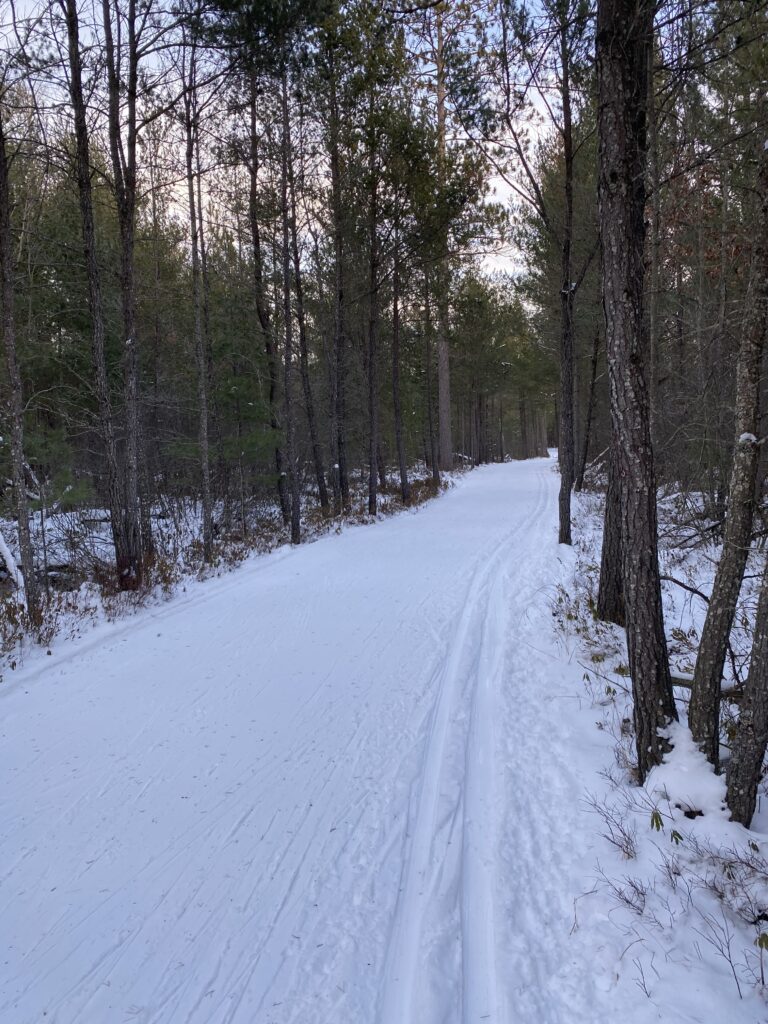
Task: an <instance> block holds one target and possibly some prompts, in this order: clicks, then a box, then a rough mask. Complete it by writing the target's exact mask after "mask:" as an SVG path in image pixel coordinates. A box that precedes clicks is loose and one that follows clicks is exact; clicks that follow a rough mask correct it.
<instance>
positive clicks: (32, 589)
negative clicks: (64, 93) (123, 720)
mask: <svg viewBox="0 0 768 1024" xmlns="http://www.w3.org/2000/svg"><path fill="white" fill-rule="evenodd" d="M3 99H4V97H3V96H2V94H1V93H0V304H1V305H2V329H3V343H4V347H5V361H6V365H7V367H8V389H9V396H8V398H9V401H8V407H9V408H8V414H9V415H8V419H9V423H10V428H11V476H12V479H13V497H14V506H15V512H16V522H17V529H18V537H19V554H20V556H21V572H22V576H23V578H24V591H23V593H22V595H21V596H22V599H23V600H24V603H25V604H26V607H27V614H28V615H29V618H30V621H31V622H32V624H33V625H39V623H40V611H41V608H40V591H39V588H38V585H37V577H36V576H35V562H34V556H33V552H32V538H31V536H30V532H29V504H28V502H27V486H26V481H25V477H24V466H25V463H26V460H25V458H24V396H23V392H22V384H21V374H20V373H19V364H18V361H17V358H16V320H15V317H14V284H13V282H14V267H13V242H12V239H11V185H10V175H9V165H10V160H9V158H8V150H7V146H6V140H5V125H4V123H3Z"/></svg>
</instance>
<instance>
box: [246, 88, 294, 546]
mask: <svg viewBox="0 0 768 1024" xmlns="http://www.w3.org/2000/svg"><path fill="white" fill-rule="evenodd" d="M249 85H250V96H249V106H250V116H251V126H250V127H251V130H250V158H249V161H248V174H249V180H250V188H249V199H248V219H249V222H250V228H251V246H252V250H253V284H254V295H255V299H256V315H257V316H258V318H259V326H260V328H261V333H262V335H263V336H264V351H265V354H266V357H267V374H268V378H269V386H268V393H267V398H268V403H269V426H270V429H271V431H272V435H273V437H274V443H275V451H274V457H275V472H276V474H277V496H278V501H279V503H280V511H281V512H282V516H283V523H284V524H285V525H286V526H287V525H288V524H289V523H290V521H291V509H290V499H289V496H288V487H287V484H286V474H285V459H284V457H283V449H282V447H281V445H280V432H281V431H280V420H279V417H278V413H277V382H278V369H277V352H276V346H275V336H274V331H273V328H272V317H271V316H270V309H269V303H268V301H267V296H266V290H265V287H264V261H263V258H262V252H261V234H260V231H259V208H258V196H259V191H258V190H259V177H258V175H259V140H258V135H257V132H256V124H257V120H256V79H255V77H254V76H253V75H252V76H251V79H250V83H249Z"/></svg>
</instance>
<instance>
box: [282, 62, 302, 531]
mask: <svg viewBox="0 0 768 1024" xmlns="http://www.w3.org/2000/svg"><path fill="white" fill-rule="evenodd" d="M280 98H281V112H282V120H283V124H282V138H281V142H280V204H281V220H282V228H283V232H282V234H283V237H282V243H283V244H282V248H283V316H284V318H285V325H284V330H285V346H284V349H283V358H284V360H285V366H284V368H285V380H284V390H285V395H284V400H285V455H286V463H287V466H288V487H289V489H290V495H291V544H300V543H301V493H300V490H299V463H298V458H297V451H296V423H295V419H294V412H293V310H292V309H291V250H290V244H291V233H290V209H289V206H288V162H289V160H290V145H291V143H290V122H289V118H290V113H289V110H288V69H287V66H286V58H285V56H284V57H283V74H282V83H281V91H280Z"/></svg>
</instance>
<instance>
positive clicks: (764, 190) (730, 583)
mask: <svg viewBox="0 0 768 1024" xmlns="http://www.w3.org/2000/svg"><path fill="white" fill-rule="evenodd" d="M758 196H759V202H760V217H759V222H758V224H757V227H756V231H755V236H754V237H755V249H754V272H753V287H754V294H753V297H752V301H751V305H750V310H749V313H748V317H747V323H746V324H745V325H744V331H743V333H742V337H741V346H740V349H739V361H738V366H737V369H736V443H735V447H734V452H733V465H732V468H731V485H730V495H729V503H728V513H727V515H726V519H725V529H724V532H723V553H722V555H721V556H720V561H719V563H718V566H717V573H716V574H715V583H714V586H713V588H712V596H711V598H710V601H709V605H708V607H707V617H706V620H705V622H704V629H703V630H702V633H701V642H700V643H699V653H698V656H697V658H696V668H695V669H694V673H693V684H692V689H691V705H690V709H689V712H688V720H689V723H690V726H691V732H692V733H693V738H694V739H695V740H696V741H697V743H699V744H700V746H701V749H702V750H703V751H704V753H705V754H706V756H707V758H708V759H709V760H710V761H711V762H712V764H714V765H717V763H718V756H719V748H720V684H721V681H722V676H723V666H724V664H725V656H726V651H727V648H728V640H729V638H730V635H731V627H732V626H733V620H734V617H735V615H736V603H737V601H738V598H739V591H740V590H741V584H742V580H743V578H744V570H745V568H746V564H747V556H748V555H749V544H750V539H751V534H752V515H753V511H754V503H755V481H756V479H757V470H758V463H759V460H760V448H759V444H758V433H759V431H760V366H761V362H762V356H763V348H764V346H765V334H766V329H768V150H766V149H763V150H762V153H761V157H760V167H759V172H758Z"/></svg>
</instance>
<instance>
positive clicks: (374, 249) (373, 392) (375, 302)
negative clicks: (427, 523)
mask: <svg viewBox="0 0 768 1024" xmlns="http://www.w3.org/2000/svg"><path fill="white" fill-rule="evenodd" d="M374 103H375V97H374V93H373V90H372V91H371V95H370V100H369V108H368V118H369V132H370V138H369V140H368V147H369V149H368V175H369V179H370V180H369V182H368V187H369V190H370V191H369V194H368V514H369V515H372V516H375V515H376V506H377V488H376V457H377V452H378V444H379V390H378V372H377V370H378V351H377V348H378V346H377V335H378V327H379V242H378V233H379V225H378V220H379V192H378V179H377V173H378V169H377V166H376V126H375V124H374Z"/></svg>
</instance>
